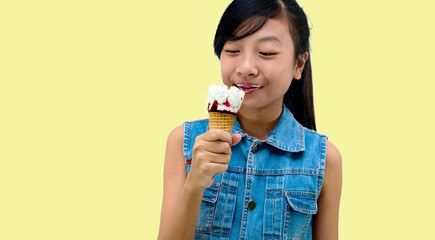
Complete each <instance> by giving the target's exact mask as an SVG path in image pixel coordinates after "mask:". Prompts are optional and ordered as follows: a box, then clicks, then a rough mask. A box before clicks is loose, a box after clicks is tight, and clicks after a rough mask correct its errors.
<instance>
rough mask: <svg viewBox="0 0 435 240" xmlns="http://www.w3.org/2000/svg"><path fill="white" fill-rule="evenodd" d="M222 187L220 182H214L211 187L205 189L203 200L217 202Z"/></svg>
mask: <svg viewBox="0 0 435 240" xmlns="http://www.w3.org/2000/svg"><path fill="white" fill-rule="evenodd" d="M219 189H220V184H218V183H212V185H211V186H210V187H209V188H206V189H205V191H204V195H203V196H202V201H206V202H211V203H215V202H216V200H217V197H218V193H219Z"/></svg>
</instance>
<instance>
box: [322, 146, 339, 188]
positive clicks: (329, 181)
mask: <svg viewBox="0 0 435 240" xmlns="http://www.w3.org/2000/svg"><path fill="white" fill-rule="evenodd" d="M325 161H326V162H325V176H324V182H323V186H322V191H324V192H325V191H333V192H340V191H341V185H342V158H341V153H340V151H339V150H338V148H337V147H336V146H335V145H334V144H333V143H332V142H330V141H329V140H328V142H327V144H326V160H325Z"/></svg>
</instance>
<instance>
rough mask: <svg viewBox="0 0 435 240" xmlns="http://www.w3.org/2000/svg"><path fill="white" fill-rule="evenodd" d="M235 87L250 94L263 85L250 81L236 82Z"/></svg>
mask: <svg viewBox="0 0 435 240" xmlns="http://www.w3.org/2000/svg"><path fill="white" fill-rule="evenodd" d="M236 87H237V88H239V89H240V90H242V91H243V92H245V94H250V93H253V92H255V91H257V90H259V89H260V88H262V87H263V85H259V84H252V83H236Z"/></svg>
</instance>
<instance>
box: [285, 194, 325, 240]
mask: <svg viewBox="0 0 435 240" xmlns="http://www.w3.org/2000/svg"><path fill="white" fill-rule="evenodd" d="M284 195H285V202H286V203H285V213H284V238H283V239H291V240H293V239H305V235H306V233H307V228H308V226H309V224H310V221H311V219H312V215H313V214H315V213H316V212H317V199H316V194H315V193H310V192H299V191H285V192H284ZM310 239H311V238H310Z"/></svg>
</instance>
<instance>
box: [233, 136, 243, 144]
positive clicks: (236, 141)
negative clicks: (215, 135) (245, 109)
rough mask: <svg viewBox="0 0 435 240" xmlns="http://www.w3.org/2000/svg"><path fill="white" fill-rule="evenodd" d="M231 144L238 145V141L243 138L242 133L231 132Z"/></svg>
mask: <svg viewBox="0 0 435 240" xmlns="http://www.w3.org/2000/svg"><path fill="white" fill-rule="evenodd" d="M231 140H232V142H231V146H234V145H236V144H237V143H239V142H240V140H242V135H240V134H231Z"/></svg>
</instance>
